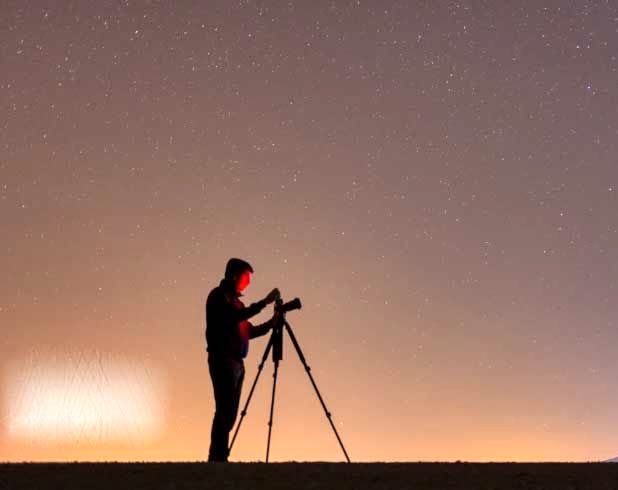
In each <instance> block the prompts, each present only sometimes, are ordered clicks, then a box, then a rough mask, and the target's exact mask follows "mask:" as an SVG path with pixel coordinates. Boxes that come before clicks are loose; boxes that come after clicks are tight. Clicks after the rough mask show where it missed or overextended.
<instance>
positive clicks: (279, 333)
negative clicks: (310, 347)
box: [228, 298, 350, 463]
mask: <svg viewBox="0 0 618 490" xmlns="http://www.w3.org/2000/svg"><path fill="white" fill-rule="evenodd" d="M276 304H277V308H280V309H279V313H280V320H279V321H278V322H277V323H276V324H275V325H274V326H273V331H272V334H271V335H270V339H269V340H268V344H267V345H266V349H265V350H264V355H263V356H262V360H261V362H260V365H259V366H258V372H257V374H256V375H255V380H254V381H253V385H252V386H251V390H250V391H249V395H248V397H247V401H246V402H245V406H244V407H243V409H242V411H241V412H240V420H239V421H238V425H237V426H236V430H235V431H234V436H233V437H232V442H231V444H230V447H229V450H228V454H229V453H231V452H232V447H233V446H234V441H235V440H236V436H237V435H238V431H239V430H240V426H241V424H242V421H243V419H244V418H245V415H246V414H247V407H248V406H249V402H250V401H251V397H252V396H253V390H255V386H256V385H257V382H258V379H259V377H260V374H261V373H262V368H263V367H264V363H265V362H266V358H267V357H268V353H269V352H270V350H271V348H272V352H273V357H272V359H273V363H274V373H273V390H272V396H271V400H270V418H269V420H268V441H267V444H266V462H267V463H268V456H269V454H270V435H271V432H272V428H273V410H274V407H275V390H276V388H277V374H278V372H279V361H281V360H282V359H283V329H284V327H285V330H286V331H287V333H288V335H289V336H290V339H291V340H292V344H293V345H294V348H295V349H296V353H297V354H298V357H299V358H300V361H301V362H302V363H303V366H304V367H305V371H307V374H308V375H309V379H310V380H311V384H312V385H313V388H314V389H315V392H316V394H317V396H318V399H319V400H320V403H321V404H322V408H324V413H325V414H326V417H327V418H328V421H329V422H330V426H331V427H332V428H333V431H334V432H335V436H336V437H337V441H339V445H340V446H341V449H342V450H343V454H344V455H345V459H346V460H347V462H348V463H349V462H350V458H349V457H348V453H347V451H346V450H345V447H344V446H343V442H341V438H340V437H339V433H338V432H337V429H336V428H335V424H333V420H332V418H331V413H330V412H329V411H328V409H327V408H326V404H325V403H324V400H323V399H322V395H321V394H320V390H318V387H317V385H316V384H315V380H314V379H313V376H312V375H311V368H310V367H309V366H308V365H307V361H306V360H305V356H304V355H303V352H302V350H301V349H300V345H298V341H297V340H296V337H295V335H294V332H293V331H292V327H291V326H290V324H289V323H288V322H287V320H286V319H285V311H286V309H285V308H286V307H287V306H288V305H290V306H291V307H290V308H289V309H295V308H300V300H299V299H298V298H296V299H294V300H292V301H290V302H289V303H286V305H283V301H282V300H281V299H278V300H277V301H276ZM282 306H283V308H281V307H282Z"/></svg>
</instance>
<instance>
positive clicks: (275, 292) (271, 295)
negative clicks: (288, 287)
mask: <svg viewBox="0 0 618 490" xmlns="http://www.w3.org/2000/svg"><path fill="white" fill-rule="evenodd" d="M279 298H281V293H280V292H279V290H278V289H277V288H275V289H273V290H272V291H271V292H270V293H268V294H267V295H266V297H265V298H264V300H265V301H266V304H270V303H272V302H273V301H275V300H277V299H279Z"/></svg>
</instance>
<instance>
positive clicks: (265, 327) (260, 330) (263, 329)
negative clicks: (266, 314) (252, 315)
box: [249, 318, 273, 339]
mask: <svg viewBox="0 0 618 490" xmlns="http://www.w3.org/2000/svg"><path fill="white" fill-rule="evenodd" d="M272 327H273V319H272V318H271V319H270V320H268V321H267V322H264V323H262V324H260V325H251V324H249V338H250V339H254V338H256V337H261V336H262V335H266V334H267V333H268V331H269V330H270V329H271V328H272Z"/></svg>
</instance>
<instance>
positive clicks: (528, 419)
mask: <svg viewBox="0 0 618 490" xmlns="http://www.w3.org/2000/svg"><path fill="white" fill-rule="evenodd" d="M617 56H618V4H617V3H616V2H614V1H612V0H605V1H601V0H594V1H580V0H575V1H572V2H563V1H561V0H553V1H544V2H534V1H521V2H509V1H506V0H497V1H493V2H485V1H435V2H433V1H431V2H430V1H409V2H408V1H366V0H360V1H336V0H331V1H329V2H324V1H321V0H316V1H311V2H302V1H296V0H294V1H272V2H268V1H240V2H237V1H235V2H231V1H228V0H214V1H211V0H204V1H179V2H164V1H128V0H127V1H107V0H106V1H94V0H82V1H66V2H61V3H57V2H47V1H41V0H32V1H28V2H22V1H13V0H9V1H4V2H2V4H1V6H0V104H1V107H2V114H3V117H2V118H1V119H0V225H1V230H2V231H1V233H2V234H1V237H2V239H1V240H0V248H1V250H2V253H1V254H0V270H1V271H2V278H3V279H2V281H0V325H1V326H2V328H1V331H2V334H3V335H2V339H1V340H0V375H2V385H1V386H0V389H1V390H2V394H1V398H0V460H3V461H22V460H41V461H43V460H131V461H134V460H157V461H167V460H173V461H177V460H205V459H206V458H207V453H208V445H209V439H210V424H211V420H212V414H213V409H214V400H213V394H212V387H211V383H210V378H209V374H208V367H207V362H206V360H207V358H206V352H205V341H204V325H205V324H204V301H205V298H206V296H207V294H208V292H209V291H210V290H211V289H212V288H213V287H215V286H217V285H218V283H219V281H220V279H221V278H222V276H223V272H224V268H225V263H226V262H227V259H228V258H230V257H241V258H243V259H245V260H248V261H249V262H250V263H251V264H252V265H253V267H254V270H255V273H254V274H253V278H252V282H251V285H250V286H249V288H248V289H247V290H246V291H245V296H244V298H243V300H244V301H245V303H246V304H249V303H251V302H253V301H257V300H259V299H261V298H263V297H264V296H265V295H266V294H267V293H268V291H270V289H272V288H273V287H278V288H279V289H280V290H281V292H282V295H283V298H284V300H288V299H292V298H293V297H300V298H301V300H302V302H303V308H302V309H301V310H300V311H294V312H290V313H288V315H287V318H288V321H289V322H290V324H291V325H292V328H293V329H294V332H295V334H296V336H297V338H298V340H299V342H300V344H301V347H302V349H303V352H304V354H305V356H306V358H307V361H308V363H309V365H310V366H311V368H312V373H313V375H314V377H315V379H316V382H317V385H318V387H319V388H320V391H321V393H322V395H323V396H324V399H325V402H326V404H327V406H328V408H329V409H330V411H331V412H332V413H333V420H334V422H335V424H336V426H337V428H338V430H339V433H340V435H341V437H342V440H343V442H344V444H345V446H346V449H347V450H348V453H349V455H350V458H351V459H352V460H353V461H418V460H423V461H435V460H440V461H453V460H458V459H460V460H469V461H557V460H560V461H575V460H578V461H582V460H583V461H587V460H599V459H607V458H610V457H613V456H616V455H618V444H617V443H616V440H617V437H618V433H617V432H616V431H617V430H618V429H617V427H618V415H616V406H617V404H618V390H616V373H617V372H618V358H617V356H616V343H617V341H618V323H617V322H618V304H617V302H616V299H615V298H616V289H617V284H616V280H617V277H618V265H617V264H618V167H617V159H616V155H617V143H616V142H617V141H618V59H617ZM271 311H272V307H267V308H266V309H265V310H264V311H263V312H262V313H260V315H258V316H256V317H254V318H253V319H252V321H253V323H254V324H257V323H261V322H262V321H266V320H267V319H268V318H270V316H271ZM267 339H268V337H262V338H259V339H255V340H252V342H251V347H250V351H249V355H248V358H247V359H246V362H245V364H246V368H247V374H246V379H245V385H244V389H243V396H242V399H241V403H244V400H245V398H246V395H247V393H248V391H249V388H250V385H251V382H252V381H253V379H254V377H255V374H256V371H257V366H258V363H259V360H260V358H261V356H262V353H263V351H264V348H265V346H266V342H267ZM102 360H103V361H102ZM114 363H115V364H114ZM119 363H120V364H119ZM119 365H122V366H125V368H123V369H124V370H123V369H120V368H117V369H116V368H113V367H112V368H110V367H109V366H119ZM62 366H64V367H62ZM126 366H129V367H126ZM131 366H132V367H131ZM110 369H116V370H115V371H114V373H115V374H114V375H113V376H111V375H110ZM46 373H47V374H46ZM53 373H56V378H54V379H57V378H58V376H60V377H64V381H63V382H65V384H64V385H63V384H62V382H60V385H56V386H60V388H59V391H58V390H56V391H54V390H53V389H52V387H50V382H49V380H50V379H51V378H50V376H51V374H53ZM119 373H120V374H119ZM122 373H124V374H122ZM127 373H129V374H127ZM130 373H133V374H130ZM140 373H141V374H140ZM143 373H146V375H144V374H143ZM271 373H272V362H271V361H270V360H268V361H267V364H265V368H264V373H263V374H262V376H261V378H260V380H259V382H258V385H257V388H256V392H255V394H254V396H253V399H252V402H251V405H250V407H249V412H248V415H247V417H246V418H245V420H244V422H243V426H242V429H241V431H240V433H239V436H238V440H237V442H236V444H235V447H234V450H233V451H232V455H231V459H232V460H241V461H255V460H263V459H264V456H265V448H266V435H267V430H268V428H267V421H268V409H269V404H270V390H271V386H272V376H271ZM46 376H47V377H46ZM131 376H133V378H131V379H133V381H132V382H133V383H137V385H135V386H141V387H147V388H148V389H147V390H146V391H147V392H148V393H150V395H149V396H150V398H149V400H150V402H148V403H147V404H146V405H144V406H146V407H154V406H156V407H157V410H156V413H155V414H154V415H152V414H151V415H152V417H154V418H152V419H151V422H152V421H153V420H154V422H153V423H154V425H152V424H151V425H147V424H146V425H141V426H140V427H141V429H140V431H141V432H140V431H138V436H134V435H131V437H128V438H125V439H122V438H121V439H118V438H116V439H114V438H110V437H108V436H109V435H110V434H113V433H114V432H116V433H124V432H126V431H129V432H130V433H131V434H134V433H133V432H131V431H130V427H132V426H134V425H132V423H133V422H135V423H136V424H137V423H138V422H139V420H138V419H139V417H140V416H139V415H136V414H132V413H129V412H126V411H123V410H121V412H123V413H124V415H125V416H124V417H121V418H120V419H118V418H113V417H111V418H110V417H108V418H106V419H101V418H100V417H101V415H103V416H105V414H106V413H107V414H109V413H111V412H110V410H111V408H110V407H111V406H112V404H113V403H116V402H117V403H121V402H122V398H123V397H131V396H133V395H134V394H135V393H136V391H139V390H138V389H137V388H135V387H133V388H132V387H131V386H133V385H127V386H128V388H127V387H126V386H125V388H126V389H124V391H122V390H121V391H118V389H119V388H118V382H117V381H114V380H118V379H121V380H122V379H128V378H129V377H131ZM136 376H137V377H136ZM69 378H70V379H69ZM67 379H69V381H68V383H69V384H70V386H71V387H72V388H71V389H70V390H69V391H67V390H68V388H66V386H68V385H67V384H66V382H67ZM102 379H105V380H107V382H108V383H110V384H111V385H113V387H110V386H107V385H106V386H107V388H105V389H107V390H108V391H107V392H105V389H101V386H103V385H102V383H104V381H102ZM136 379H137V381H135V380H136ZM110 380H111V381H110ZM140 380H142V381H140ZM144 380H150V381H144ZM93 383H94V385H93ZM26 385H27V386H26ZM63 386H64V387H65V388H63ZM93 386H94V388H93ZM28 387H29V388H28ZM33 387H34V388H33ZM117 388H118V389H117ZM32 389H34V390H35V391H36V390H38V393H47V395H46V396H48V395H49V396H48V398H49V397H50V396H51V398H53V399H57V398H65V399H66V398H70V397H79V396H82V395H83V394H84V393H94V392H97V393H99V395H97V396H101V398H96V400H97V401H96V403H95V402H93V400H94V399H95V398H90V399H89V400H90V401H82V402H76V403H77V405H75V404H73V405H70V403H69V402H67V401H66V400H65V401H64V403H65V405H64V406H65V407H67V406H70V407H72V408H71V410H73V411H74V412H75V413H68V414H65V415H66V417H67V419H71V420H77V419H78V417H77V412H79V413H80V414H81V415H80V416H84V417H85V416H86V415H88V416H90V415H92V414H94V415H97V414H98V416H99V418H98V419H97V417H96V416H94V415H93V417H92V418H90V419H88V420H90V422H88V423H89V424H90V429H92V428H93V427H92V425H93V424H94V425H96V424H99V430H98V431H96V430H95V431H92V430H69V431H64V432H62V431H60V432H59V431H56V432H55V433H54V434H55V436H54V437H47V436H45V434H44V433H41V432H39V433H37V431H36V427H37V424H38V423H39V421H40V420H42V419H41V417H42V416H43V415H42V414H41V413H40V411H39V413H37V412H36V408H35V409H34V412H32V410H33V408H32V407H30V408H28V407H27V405H28V403H27V400H26V398H27V397H26V396H25V395H24V392H25V391H27V390H32ZM114 389H116V391H113V390H114ZM93 390H94V391H93ZM109 390H112V391H109ZM104 392H105V393H107V395H105V393H104ZM50 393H51V395H50ZM54 393H55V394H54ZM59 393H60V394H59ZM101 393H103V394H104V395H105V396H103V395H101ZM106 396H107V398H106ZM54 397H55V398H54ZM114 397H115V399H116V402H114V401H113V400H112V399H113V398H114ZM20 400H21V401H20ZM118 400H120V401H118ZM67 403H68V405H66V404H67ZM80 403H81V405H80ZM34 406H35V407H36V406H37V404H36V403H35V404H34ZM38 406H39V408H40V407H41V406H42V405H40V404H39V405H38ZM135 406H138V405H135V404H134V405H133V407H135ZM20 410H21V411H22V412H23V411H27V410H30V412H28V413H29V414H30V415H28V416H27V417H30V418H29V420H30V421H31V422H32V423H33V424H34V429H32V427H31V432H30V433H24V432H23V431H20V430H16V429H15V425H14V422H15V420H16V417H18V416H19V413H22V412H20ZM94 412H96V413H94ZM138 412H143V411H142V410H141V409H140V410H138ZM24 413H25V412H24ZM22 415H23V414H22ZM37 417H38V418H37ZM62 420H64V419H58V420H56V421H52V423H53V424H60V423H64V422H62ZM79 420H82V419H79ZM84 420H86V419H84ZM121 420H122V423H121ZM140 420H141V419H140ZM65 422H66V423H68V422H67V421H66V420H65ZM142 422H143V420H142ZM114 424H116V425H114ZM103 425H105V430H101V429H102V427H103ZM155 426H156V430H154V429H153V427H155ZM149 427H150V428H149ZM95 428H96V427H95ZM82 429H83V427H82ZM151 429H152V430H151ZM32 430H34V432H32ZM140 433H141V434H142V435H145V434H146V433H149V434H151V437H140V436H139V434H140ZM28 434H30V436H28ZM32 434H34V436H32ZM63 434H64V436H63V437H60V436H62V435H63ZM153 434H154V435H153ZM270 457H271V460H275V461H288V460H320V461H342V460H343V455H342V452H341V450H340V448H339V446H338V444H337V441H336V439H335V437H334V435H333V433H332V430H331V429H330V426H329V425H328V423H327V419H326V417H325V415H324V412H323V410H322V408H321V406H320V404H319V402H318V399H317V397H316V395H315V393H314V392H313V389H312V387H311V384H310V382H309V379H308V377H307V375H306V373H305V371H304V370H303V368H302V365H301V364H300V361H299V360H298V358H297V356H296V354H295V353H294V352H293V350H292V346H291V344H290V343H287V341H286V345H285V349H284V359H283V361H282V364H281V368H280V373H279V379H278V384H277V401H276V405H275V419H274V426H273V436H272V442H271V454H270Z"/></svg>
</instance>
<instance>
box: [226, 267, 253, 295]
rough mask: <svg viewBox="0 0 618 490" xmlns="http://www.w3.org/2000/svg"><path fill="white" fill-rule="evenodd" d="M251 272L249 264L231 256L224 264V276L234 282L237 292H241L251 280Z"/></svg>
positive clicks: (251, 268)
mask: <svg viewBox="0 0 618 490" xmlns="http://www.w3.org/2000/svg"><path fill="white" fill-rule="evenodd" d="M252 273H253V267H251V264H249V262H247V261H245V260H242V259H237V258H231V259H230V260H228V261H227V265H226V266H225V278H226V279H227V280H229V281H232V282H233V283H234V284H235V286H236V291H237V292H239V293H242V292H243V291H244V289H245V288H246V287H247V286H248V285H249V283H250V282H251V274H252Z"/></svg>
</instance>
